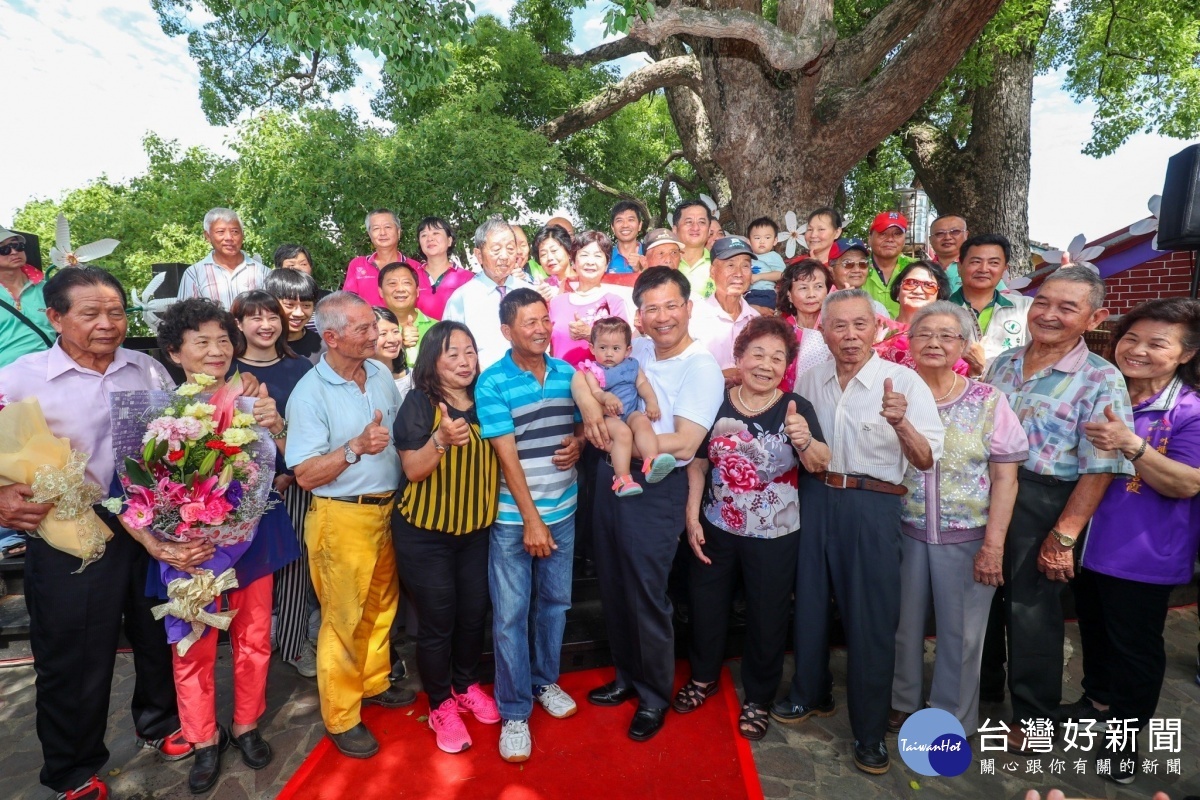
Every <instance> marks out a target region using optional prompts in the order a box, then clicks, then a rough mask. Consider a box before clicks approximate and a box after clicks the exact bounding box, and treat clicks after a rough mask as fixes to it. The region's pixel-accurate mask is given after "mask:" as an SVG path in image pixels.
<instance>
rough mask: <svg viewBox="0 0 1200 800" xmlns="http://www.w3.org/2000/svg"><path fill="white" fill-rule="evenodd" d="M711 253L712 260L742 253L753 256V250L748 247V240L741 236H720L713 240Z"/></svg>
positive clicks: (725, 258)
mask: <svg viewBox="0 0 1200 800" xmlns="http://www.w3.org/2000/svg"><path fill="white" fill-rule="evenodd" d="M711 254H712V258H713V260H714V261H717V260H721V261H726V260H728V259H730V258H733V257H734V256H742V255H746V256H750V258H754V250H752V249H751V248H750V242H748V241H746V240H745V239H743V238H742V237H741V236H722V237H721V238H720V239H717V240H716V241H715V242H713V246H712V251H711Z"/></svg>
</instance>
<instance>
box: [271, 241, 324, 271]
mask: <svg viewBox="0 0 1200 800" xmlns="http://www.w3.org/2000/svg"><path fill="white" fill-rule="evenodd" d="M296 256H304V257H305V258H307V259H308V265H309V266H310V267H312V268H313V269H316V268H317V265H316V264H314V263H313V260H312V255H311V254H310V253H309V252H308V248H306V247H304V246H302V245H298V244H281V245H279V247H276V248H275V254H274V255H273V256H271V260H272V261H273V262H274V263H275V269H283V262H285V261H287V260H288V259H289V258H295V257H296Z"/></svg>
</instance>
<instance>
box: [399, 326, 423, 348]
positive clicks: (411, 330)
mask: <svg viewBox="0 0 1200 800" xmlns="http://www.w3.org/2000/svg"><path fill="white" fill-rule="evenodd" d="M400 338H401V343H402V344H403V345H404V349H405V350H407V349H409V348H410V347H416V346H417V342H418V341H419V340H420V334H419V332H418V331H417V326H416V325H405V326H403V327H401V328H400Z"/></svg>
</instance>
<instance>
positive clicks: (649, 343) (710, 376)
mask: <svg viewBox="0 0 1200 800" xmlns="http://www.w3.org/2000/svg"><path fill="white" fill-rule="evenodd" d="M632 355H633V357H634V358H636V359H637V360H638V363H639V364H640V365H641V367H642V371H643V372H645V373H646V379H647V380H649V381H650V385H651V386H652V387H653V388H654V394H655V396H656V397H657V398H658V407H659V409H660V410H661V411H662V416H661V417H659V419H658V421H657V422H654V423H652V425H653V427H654V432H655V433H674V432H675V418H676V417H682V418H683V419H686V420H688V421H689V422H694V423H696V424H697V425H699V426H701V427H702V428H704V430H706V431H707V430H709V429H711V428H712V426H713V423H714V422H716V419H717V411H718V410H720V408H721V402H722V401H723V400H724V399H725V376H724V375H722V374H721V368H720V367H718V366H717V360H716V359H715V358H713V356H712V353H710V352H708V350H707V349H706V348H705V347H704V345H702V344H700V343H699V342H692V343H691V344H690V345H688V348H687V349H686V350H684V351H683V352H682V353H680V354H679V355H677V356H673V357H671V358H668V359H664V360H662V361H659V360H658V358H657V357H656V356H655V354H654V340H653V339H651V338H650V337H648V336H644V337H642V338H640V339H635V340H634V341H633V354H632ZM688 461H691V459H688V460H687V461H680V462H679V466H683V465H684V464H686V463H688Z"/></svg>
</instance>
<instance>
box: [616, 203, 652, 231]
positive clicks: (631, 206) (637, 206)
mask: <svg viewBox="0 0 1200 800" xmlns="http://www.w3.org/2000/svg"><path fill="white" fill-rule="evenodd" d="M626 211H632V212H633V213H635V214H637V218H638V222H640V223H642V226H643V227H645V225H646V224H647V223H648V222H649V221H650V220H649V218H648V217H647V215H646V209H645V208H643V207H642V204H641V203H639V202H637V201H636V200H618V201H617V203H616V205H614V206H613V207H612V210H611V211H609V212H608V225H609V227H612V224H613V223H614V222H615V221H616V219H617V214H624V213H625V212H626Z"/></svg>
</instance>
